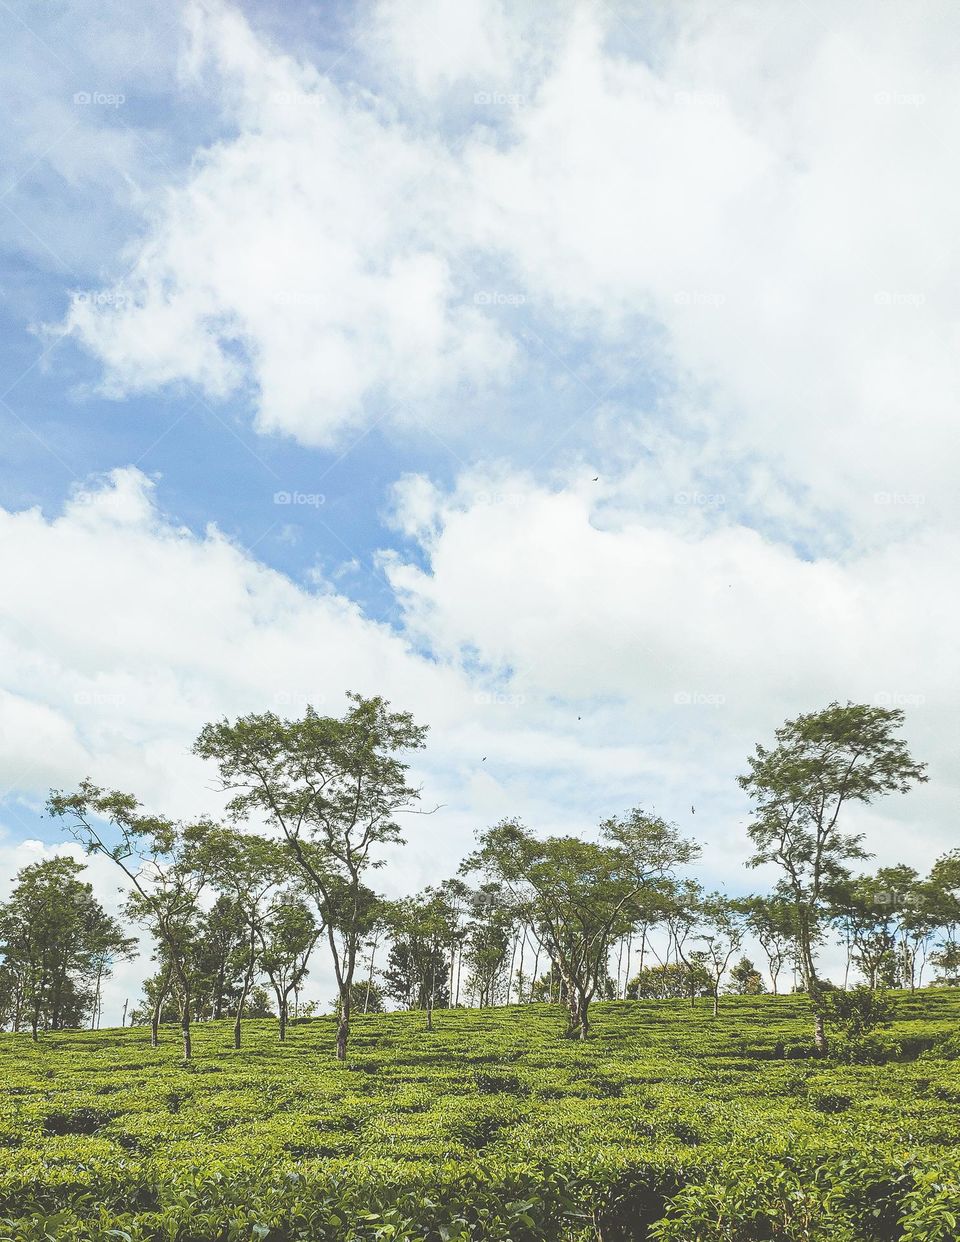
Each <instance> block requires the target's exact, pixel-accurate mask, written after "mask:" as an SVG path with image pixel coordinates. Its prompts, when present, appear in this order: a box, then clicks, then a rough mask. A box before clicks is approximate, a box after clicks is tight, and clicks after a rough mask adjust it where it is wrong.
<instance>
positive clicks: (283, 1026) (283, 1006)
mask: <svg viewBox="0 0 960 1242" xmlns="http://www.w3.org/2000/svg"><path fill="white" fill-rule="evenodd" d="M277 1013H278V1014H279V1020H280V1042H281V1043H283V1041H284V1040H285V1039H286V1038H287V998H286V996H284V998H283V999H282V1000H280V1001H278V1002H277Z"/></svg>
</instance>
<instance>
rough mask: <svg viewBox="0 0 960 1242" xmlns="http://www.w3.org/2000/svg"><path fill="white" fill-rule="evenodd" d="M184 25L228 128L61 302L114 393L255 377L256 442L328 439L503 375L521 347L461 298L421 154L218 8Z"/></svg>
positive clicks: (374, 114)
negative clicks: (102, 283) (131, 240)
mask: <svg viewBox="0 0 960 1242" xmlns="http://www.w3.org/2000/svg"><path fill="white" fill-rule="evenodd" d="M189 13H190V14H191V17H192V26H193V31H192V33H193V43H192V45H191V46H192V53H193V54H192V59H191V61H190V65H189V68H190V71H191V73H192V74H193V75H195V76H199V77H200V79H201V80H205V81H207V82H209V83H214V82H215V83H216V89H217V90H218V91H219V92H222V98H223V102H224V107H225V108H226V109H227V110H228V113H229V116H230V120H231V122H232V123H233V124H235V125H236V126H237V127H238V128H239V134H238V136H237V137H236V138H235V139H233V140H227V141H223V142H221V143H218V144H217V145H215V146H213V147H211V148H209V149H206V150H204V151H201V152H199V153H198V155H197V159H196V163H195V166H194V168H193V169H192V171H191V172H190V174H189V176H188V177H187V178H186V179H185V180H184V182H183V183H182V184H179V185H176V186H171V187H170V188H169V189H168V191H167V193H166V194H165V195H164V196H163V197H162V198H161V199H160V200H159V201H158V202H157V203H156V204H155V205H154V207H153V209H152V210H151V212H150V225H149V229H148V234H147V237H146V239H145V241H144V242H143V243H142V244H141V245H140V246H139V247H138V253H137V258H136V262H135V264H134V267H133V269H132V271H131V272H130V274H129V275H128V276H127V277H126V279H125V280H124V282H123V285H122V286H121V287H120V288H118V289H116V290H114V291H112V293H113V296H112V297H111V298H109V299H100V300H98V299H96V298H93V299H88V300H87V301H85V302H80V303H75V304H74V305H73V306H72V308H71V311H70V314H69V318H68V325H69V327H70V329H71V330H72V331H74V332H75V333H76V334H77V335H78V336H79V338H80V339H81V340H83V341H84V342H85V343H86V344H87V345H88V347H90V348H91V349H92V350H94V352H96V353H97V354H99V355H100V357H101V358H102V359H103V362H104V363H105V366H106V371H107V386H108V390H110V391H112V392H113V393H114V394H115V395H118V396H119V395H122V394H124V393H128V392H132V391H137V390H143V389H149V388H153V387H157V386H161V385H164V384H167V383H170V382H173V381H176V380H188V381H190V382H192V383H194V384H197V385H199V386H200V387H201V388H202V389H203V390H205V391H206V392H207V393H208V394H211V395H212V396H214V397H218V398H222V397H224V396H226V395H227V394H228V393H231V392H234V391H235V390H237V388H238V387H240V386H241V384H242V383H243V382H244V381H245V380H246V378H247V376H248V375H249V377H250V378H251V379H252V382H253V385H254V387H255V389H256V398H255V400H256V405H257V426H258V428H259V429H260V430H261V431H264V432H270V431H281V432H285V433H288V434H291V435H294V436H296V437H297V438H298V439H300V440H301V441H302V442H304V443H307V444H327V443H329V442H330V441H331V440H333V439H334V438H335V437H336V435H337V433H338V432H340V431H341V430H342V429H343V428H344V427H345V426H348V425H350V424H351V423H355V422H357V421H358V420H359V419H360V418H361V417H362V416H363V415H364V414H365V413H366V411H367V409H368V408H370V409H375V408H376V403H377V402H378V401H380V400H382V401H385V402H386V403H387V405H389V406H393V407H394V413H395V417H396V418H397V419H398V420H402V418H403V417H404V415H403V413H402V412H401V411H397V410H396V407H397V406H398V404H402V403H404V402H414V403H415V402H420V401H426V402H432V401H433V400H434V399H435V397H436V396H437V394H439V393H443V392H446V391H449V390H450V389H451V388H452V387H453V386H454V385H456V384H457V383H458V382H461V381H463V380H470V381H471V382H473V383H474V384H479V383H482V382H483V381H484V380H485V379H486V378H488V377H489V378H491V379H493V380H496V379H497V377H498V375H499V373H501V372H502V371H503V370H504V368H505V367H507V366H508V365H509V363H510V359H511V356H512V352H513V347H512V345H511V343H510V342H509V340H507V339H506V338H504V337H502V336H501V334H500V333H499V332H498V331H497V329H496V327H495V326H494V324H493V323H492V322H491V321H490V320H489V319H488V318H486V317H485V316H484V315H482V314H481V313H480V312H479V311H478V310H477V308H476V307H474V306H473V305H472V304H463V303H462V302H461V300H460V298H459V295H458V293H457V290H456V287H455V280H454V272H453V269H452V266H451V262H450V260H449V258H448V257H447V255H446V254H445V253H444V250H443V238H442V235H443V232H444V227H445V226H444V223H443V212H442V206H443V203H444V201H445V198H446V191H445V188H444V186H445V183H446V182H448V181H449V179H450V176H451V173H450V170H449V169H448V168H445V167H444V165H443V164H442V162H441V161H440V160H439V159H438V154H437V152H436V151H435V150H434V149H433V146H432V144H431V143H430V142H429V141H418V140H415V139H412V138H411V137H410V136H409V135H407V134H406V133H405V132H404V131H403V129H402V128H401V127H400V126H399V124H397V123H396V122H394V121H391V120H390V119H389V118H387V117H385V116H383V115H382V114H379V113H378V110H377V108H376V106H375V105H374V103H373V101H371V100H369V99H365V98H363V97H362V96H359V95H358V96H354V97H350V96H348V95H346V94H344V93H342V92H341V90H340V89H339V88H338V87H337V86H336V85H335V84H334V82H333V81H331V80H330V79H327V78H323V77H321V76H320V75H319V74H318V73H317V72H316V71H315V70H314V69H312V68H310V67H306V66H303V65H300V64H298V63H297V62H295V61H294V60H292V59H291V58H289V57H286V56H282V55H280V54H278V53H274V52H271V51H269V50H268V49H267V48H265V47H264V46H262V45H261V44H260V43H258V42H257V41H256V39H255V38H254V37H253V35H252V34H251V32H250V30H249V28H248V27H247V26H246V24H245V23H244V21H243V20H242V19H241V18H240V17H239V16H238V15H237V14H235V13H234V12H232V11H230V10H229V9H226V8H222V7H220V6H217V5H211V6H207V7H205V8H203V9H201V8H200V7H199V6H193V7H192V8H190V9H189ZM238 347H239V349H240V350H241V351H242V352H243V354H244V356H245V358H246V362H243V361H241V360H240V358H239V357H238V352H237V351H238ZM371 403H372V404H371Z"/></svg>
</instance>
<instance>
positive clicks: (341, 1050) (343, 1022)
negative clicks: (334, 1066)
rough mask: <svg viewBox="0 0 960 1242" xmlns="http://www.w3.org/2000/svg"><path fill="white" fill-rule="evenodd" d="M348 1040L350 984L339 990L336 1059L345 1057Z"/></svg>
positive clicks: (344, 1058) (342, 1059)
mask: <svg viewBox="0 0 960 1242" xmlns="http://www.w3.org/2000/svg"><path fill="white" fill-rule="evenodd" d="M349 1040H350V984H349V982H348V983H347V984H346V986H345V987H344V988H343V989H342V990H341V992H340V1022H339V1023H338V1025H337V1060H338V1061H345V1060H346V1059H347V1044H348V1042H349Z"/></svg>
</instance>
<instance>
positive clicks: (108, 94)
mask: <svg viewBox="0 0 960 1242" xmlns="http://www.w3.org/2000/svg"><path fill="white" fill-rule="evenodd" d="M0 27H2V30H3V37H2V39H0V48H2V50H0V62H2V71H3V79H4V81H5V83H6V84H7V88H6V95H7V99H8V101H9V103H10V105H11V107H10V116H9V119H8V122H7V124H6V125H5V126H4V127H2V129H0V166H2V175H0V436H2V439H0V444H2V453H0V583H2V588H0V656H2V659H0V669H2V678H3V680H2V682H0V792H2V797H0V892H3V891H7V885H8V884H9V880H10V878H11V877H12V876H13V875H14V874H15V873H16V871H17V870H18V869H19V868H20V867H22V866H24V865H25V864H26V863H28V862H32V861H36V860H37V859H39V858H42V857H47V856H50V855H51V854H53V853H56V852H63V851H68V852H76V846H74V845H72V844H71V843H69V841H68V840H67V839H66V838H65V837H64V835H63V833H62V831H61V830H60V826H59V825H58V824H57V823H56V822H52V821H51V820H50V819H49V818H45V817H44V814H43V808H44V802H45V799H46V796H47V794H48V792H49V790H50V789H51V788H63V789H69V788H72V787H73V786H75V785H76V784H77V783H78V782H79V781H80V780H81V779H82V778H83V777H85V776H89V777H91V778H92V779H93V780H94V781H96V782H97V783H98V784H102V785H107V786H110V787H116V788H121V789H125V790H130V791H132V792H134V793H135V794H136V795H137V796H138V797H139V798H140V799H141V800H142V801H143V803H144V805H145V806H147V807H148V808H150V809H153V810H157V811H164V812H166V813H168V814H170V815H172V816H176V817H184V818H190V817H195V816H196V815H198V814H201V813H207V814H210V815H213V816H216V815H217V814H219V813H220V811H221V810H222V799H221V797H220V795H218V794H217V792H216V790H215V781H214V779H213V775H214V774H213V773H212V772H211V771H210V770H209V768H207V767H205V766H204V765H203V764H201V763H200V761H199V760H197V759H195V758H193V757H192V756H191V754H190V747H191V744H192V741H193V739H194V737H195V736H196V734H197V733H198V731H199V729H200V728H201V726H202V725H203V724H204V723H205V722H206V721H208V720H211V719H215V718H218V717H221V716H224V715H226V716H230V717H232V716H236V715H240V714H244V713H247V712H253V711H263V710H275V711H278V712H280V713H281V714H285V715H295V714H298V713H299V712H300V711H302V709H303V707H304V706H305V705H306V704H307V703H312V704H314V705H315V706H316V707H317V708H318V710H321V711H324V712H328V713H330V714H339V713H340V712H341V711H342V710H343V709H344V707H345V705H346V700H345V698H344V694H345V692H346V691H348V690H354V691H359V692H361V693H363V694H383V695H385V696H386V697H387V698H389V699H390V701H391V702H392V703H393V704H394V705H395V706H396V707H397V708H402V709H405V710H409V711H411V712H413V714H414V716H415V718H416V719H417V720H418V721H420V722H422V723H424V724H427V725H429V727H430V736H429V744H428V747H427V750H426V751H425V752H424V753H423V754H421V755H418V756H416V761H415V763H414V774H415V778H416V780H417V781H418V783H420V784H421V785H422V789H423V805H424V806H425V807H429V808H432V807H435V806H439V809H438V810H436V811H435V812H434V813H433V814H432V815H430V816H423V817H415V818H412V819H411V820H410V822H409V828H408V843H407V845H406V846H405V847H404V848H403V849H402V850H400V849H398V850H395V851H394V852H393V854H392V856H391V858H390V865H389V867H388V868H387V869H385V870H384V871H383V872H380V873H378V878H379V880H380V881H381V882H382V885H383V887H384V889H385V890H386V891H389V892H390V893H391V894H392V895H399V894H400V893H402V892H409V891H412V890H413V889H414V888H417V887H420V886H422V885H423V884H425V883H431V882H436V881H438V880H440V879H442V878H444V877H445V876H448V875H451V874H453V873H454V872H455V870H456V868H457V865H458V863H459V860H460V859H461V858H462V857H463V855H464V854H465V853H466V852H468V850H469V849H470V847H471V844H472V841H473V834H474V833H475V832H476V831H477V830H478V829H481V828H483V827H486V826H488V825H490V824H492V823H494V822H496V821H497V820H499V819H501V818H503V817H504V816H508V815H509V816H518V817H520V818H522V819H523V820H524V821H525V822H526V823H527V824H528V825H530V826H531V827H532V828H534V829H536V830H538V831H541V832H579V833H587V834H589V833H590V832H592V831H593V830H594V828H595V826H596V825H597V824H598V823H599V821H600V820H602V819H604V818H606V817H607V816H609V815H611V814H616V813H618V812H621V811H624V810H626V809H628V808H630V807H634V806H642V807H644V808H646V809H648V810H651V811H655V812H656V813H657V814H659V815H662V816H664V817H665V818H667V819H668V820H670V821H672V822H675V823H676V824H677V826H678V827H679V828H680V829H681V830H682V831H683V832H684V833H685V834H687V835H689V836H691V837H694V838H696V839H697V840H698V841H700V842H701V843H702V846H703V856H702V861H701V864H700V865H699V866H698V867H697V868H696V872H695V874H696V876H697V878H698V879H700V880H701V882H703V883H704V884H706V885H707V886H709V887H718V888H723V889H724V890H725V891H728V892H731V893H739V892H746V891H751V890H756V889H757V888H758V887H760V888H762V887H763V886H764V885H765V884H768V883H770V882H771V880H772V877H771V876H769V875H765V874H764V873H757V872H751V871H748V870H745V868H744V861H745V859H746V858H747V856H748V854H749V848H748V847H749V842H748V841H747V838H746V835H745V823H746V821H747V818H748V811H749V808H748V805H747V804H746V802H745V800H744V796H743V794H742V793H741V792H740V790H739V789H738V787H737V784H736V777H737V775H738V774H739V773H740V772H742V771H744V770H745V766H746V759H747V756H748V755H749V754H750V753H751V752H752V750H753V747H754V746H755V744H756V743H758V742H770V741H771V740H772V737H773V731H774V729H775V728H776V727H777V726H778V725H779V724H781V723H782V722H783V721H784V720H785V719H787V718H789V717H791V716H794V715H796V714H798V713H799V712H803V711H811V710H815V709H817V708H819V707H822V706H825V705H826V704H827V703H828V702H830V701H831V700H834V699H836V700H839V701H841V702H845V701H847V700H853V701H858V702H868V703H874V704H882V705H886V706H895V707H900V708H902V709H903V710H904V711H905V713H906V719H905V726H904V728H905V735H906V737H907V739H908V741H909V743H910V746H911V748H912V751H913V753H914V754H915V755H916V757H918V758H920V759H922V760H924V761H926V762H927V763H928V764H929V776H930V780H929V783H928V784H927V785H925V786H923V787H922V788H919V789H917V790H915V791H913V792H911V793H910V794H909V795H907V796H905V797H895V798H891V799H888V800H886V801H884V802H882V803H877V804H875V805H874V806H871V807H869V808H860V809H853V810H851V812H850V820H849V826H850V827H851V828H852V829H854V830H859V831H862V832H864V833H865V834H866V838H867V844H868V846H869V848H870V849H871V850H872V851H873V853H874V854H875V857H876V862H877V863H879V864H886V863H894V862H906V863H909V864H910V865H912V866H915V867H917V868H918V869H919V870H921V871H922V870H924V869H926V868H927V867H929V865H930V863H932V861H933V860H934V859H935V858H936V857H937V855H938V854H940V853H942V852H944V851H945V850H947V849H949V848H952V847H953V846H954V845H955V844H956V843H957V842H956V809H957V794H958V784H960V766H958V761H957V742H958V729H957V701H958V694H960V659H958V654H957V653H958V647H957V642H956V626H957V614H958V602H960V564H958V557H957V555H956V547H957V541H956V539H957V525H958V518H960V489H958V487H957V481H956V480H957V468H958V448H960V444H958V438H960V431H958V421H957V413H956V410H957V397H958V378H960V353H958V345H960V305H958V292H957V290H958V288H960V283H958V275H960V256H958V242H957V233H956V220H957V219H958V217H960V201H958V199H960V171H958V166H957V160H956V134H957V132H958V123H960V80H958V78H957V75H956V72H955V66H956V56H957V52H958V47H960V14H958V12H957V9H956V6H955V5H954V4H952V3H927V2H925V0H918V2H917V3H915V4H912V5H910V6H906V5H892V4H891V5H882V6H876V5H872V4H867V3H865V0H860V2H858V3H843V2H841V3H835V2H832V0H831V2H830V3H825V2H824V3H821V2H819V0H810V2H806V3H799V2H798V3H793V2H792V0H788V2H787V3H784V4H781V5H777V6H771V5H768V4H765V3H762V2H761V0H749V2H745V3H744V2H739V0H732V2H731V0H725V2H724V3H710V2H708V0H690V2H689V3H685V4H683V5H676V4H672V3H663V4H660V3H656V2H650V0H644V2H643V3H639V2H638V3H609V4H597V3H584V4H577V3H566V2H563V0H561V3H558V4H554V5H549V6H548V5H543V6H536V5H529V4H525V3H517V4H511V3H507V2H506V0H403V2H402V3H401V2H400V0H380V2H379V3H360V4H354V5H349V4H346V5H344V4H341V5H334V4H331V5H319V4H314V3H305V2H302V0H291V2H290V3H287V4H284V5H283V6H272V5H268V4H267V3H265V2H261V0H250V2H246V3H245V2H243V0H236V2H234V3H225V2H224V3H221V2H220V0H187V2H186V3H180V2H179V0H173V2H172V3H171V2H170V0H165V2H164V3H159V2H157V0H141V3H139V4H138V5H136V6H130V5H124V4H120V3H118V2H117V0H105V2H104V3H102V4H99V5H97V6H96V9H95V10H91V9H90V8H89V6H81V5H75V4H69V3H64V2H63V0H53V2H51V0H0ZM91 878H92V879H93V880H94V882H95V884H96V886H97V888H98V891H100V892H101V893H102V894H103V895H104V901H105V903H106V904H108V905H110V906H111V908H115V907H116V901H117V896H116V883H115V880H114V878H113V876H112V875H111V874H110V873H109V871H108V870H107V868H106V867H105V866H104V865H103V864H102V863H100V862H98V861H96V860H94V862H93V863H92V864H91ZM146 970H149V961H148V960H146V958H141V959H140V960H139V961H137V962H135V963H131V964H129V965H125V966H121V967H119V968H118V970H117V973H116V976H115V977H114V979H113V980H112V981H111V983H110V985H109V992H108V995H107V998H106V1006H105V1014H104V1019H105V1021H106V1022H110V1021H116V1020H118V1017H119V1012H120V1008H121V1006H122V1003H123V1000H124V999H127V998H128V997H129V998H130V999H131V1002H132V1001H133V1000H134V999H135V998H136V995H137V990H138V988H139V980H140V979H141V978H142V977H143V974H144V972H145V971H146ZM314 974H315V986H316V988H317V989H318V993H317V994H318V995H323V994H324V988H325V983H324V980H325V979H326V974H325V967H323V966H322V965H321V964H319V963H318V967H317V969H316V970H315V972H314ZM327 982H329V981H328V980H327Z"/></svg>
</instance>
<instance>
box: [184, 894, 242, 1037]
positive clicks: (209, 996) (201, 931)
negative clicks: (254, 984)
mask: <svg viewBox="0 0 960 1242" xmlns="http://www.w3.org/2000/svg"><path fill="white" fill-rule="evenodd" d="M245 930H246V923H245V920H244V917H243V911H242V910H241V908H240V905H239V903H238V902H237V900H236V898H235V897H232V896H230V895H229V894H228V893H221V894H220V895H219V896H218V897H217V899H216V901H214V903H213V905H212V906H211V907H210V909H209V910H207V911H205V912H203V913H201V914H200V916H199V928H198V932H197V943H196V949H195V974H196V1001H195V1009H196V1016H197V1017H198V1018H200V1017H209V1018H212V1019H214V1020H215V1021H216V1020H218V1019H220V1018H222V1017H224V1015H225V1014H228V1013H231V1012H233V1011H235V1009H236V1006H237V1001H238V999H239V995H240V987H241V981H242V976H243V951H244V944H245V940H246V937H245Z"/></svg>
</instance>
